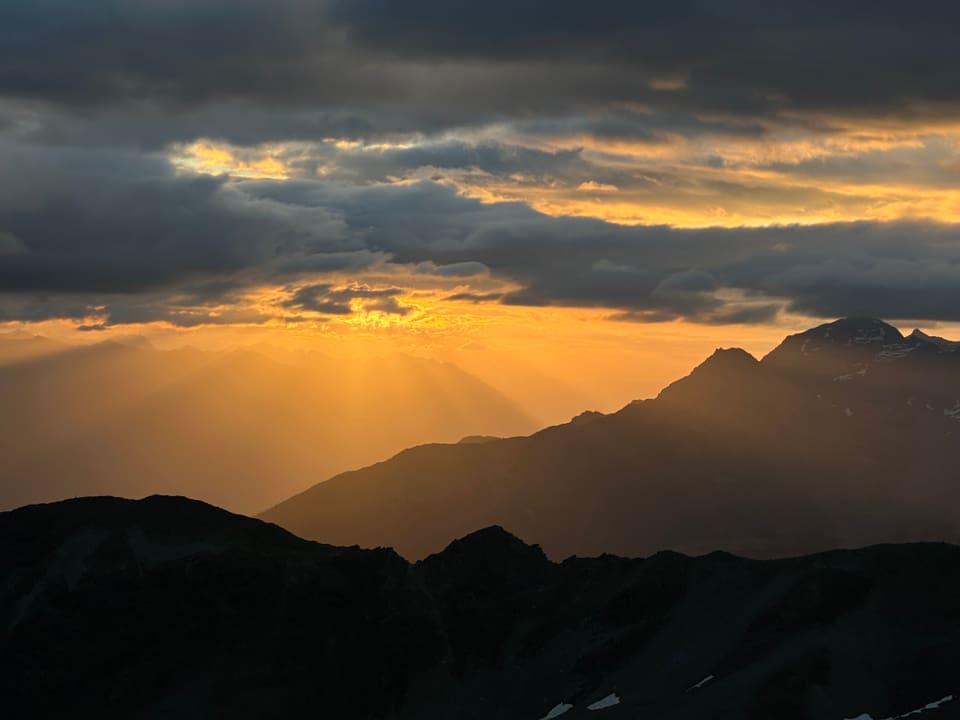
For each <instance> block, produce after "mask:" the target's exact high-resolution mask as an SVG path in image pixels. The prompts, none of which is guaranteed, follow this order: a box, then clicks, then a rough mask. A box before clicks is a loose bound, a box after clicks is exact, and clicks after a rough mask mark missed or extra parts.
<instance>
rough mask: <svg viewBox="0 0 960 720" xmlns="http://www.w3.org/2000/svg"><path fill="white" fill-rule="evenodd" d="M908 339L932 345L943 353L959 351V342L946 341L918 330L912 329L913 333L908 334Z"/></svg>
mask: <svg viewBox="0 0 960 720" xmlns="http://www.w3.org/2000/svg"><path fill="white" fill-rule="evenodd" d="M909 338H910V339H911V340H916V341H917V342H921V343H927V344H928V345H933V346H935V347H937V348H938V349H940V350H941V351H943V352H956V351H957V350H960V342H957V341H955V340H947V339H945V338H942V337H938V336H937V335H927V333H925V332H924V331H923V330H921V329H920V328H914V330H913V332H912V333H910V335H909Z"/></svg>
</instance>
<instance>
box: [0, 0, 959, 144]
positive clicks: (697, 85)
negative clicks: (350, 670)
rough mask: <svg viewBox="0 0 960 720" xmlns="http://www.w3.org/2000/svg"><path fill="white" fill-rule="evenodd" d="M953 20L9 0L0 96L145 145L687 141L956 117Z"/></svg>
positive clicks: (674, 4) (537, 3)
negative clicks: (455, 132)
mask: <svg viewBox="0 0 960 720" xmlns="http://www.w3.org/2000/svg"><path fill="white" fill-rule="evenodd" d="M958 13H960V10H958V9H957V7H956V5H955V4H953V3H948V2H945V0H927V1H925V2H920V3H919V4H917V3H914V4H912V5H910V6H909V7H908V6H906V5H904V4H903V3H894V2H866V0H850V1H848V2H841V3H837V2H827V0H811V1H810V2H806V3H803V4H802V5H796V6H793V5H791V6H789V7H787V6H784V5H783V4H778V3H769V2H764V1H763V0H734V1H732V2H727V3H722V4H716V3H703V2H699V1H697V0H672V1H671V2H666V1H665V0H658V1H657V2H647V3H636V2H631V1H629V0H602V1H601V2H599V3H594V4H593V5H591V6H590V7H589V8H587V7H586V6H585V5H584V4H583V3H580V2H573V0H558V1H557V2H553V3H550V5H549V8H547V7H546V6H545V5H544V3H543V2H541V0H514V1H511V2H505V1H504V0H483V1H481V0H468V1H467V2H456V3H448V2H441V1H440V0H410V1H409V2H404V3H388V2H382V1H381V0H327V1H323V0H270V1H269V2H266V1H264V0H195V1H194V2H168V1H167V0H136V1H135V2H118V0H86V2H83V3H71V2H64V1H63V0H7V1H6V2H4V3H3V4H2V5H0V95H3V96H6V97H8V98H11V99H16V100H19V101H25V102H37V103H47V104H51V103H52V104H53V105H54V106H57V107H59V108H64V109H66V110H67V111H68V112H70V113H71V114H72V115H73V116H74V117H75V118H76V119H78V120H82V119H83V118H84V117H85V118H87V119H91V118H93V119H95V121H96V123H104V124H105V125H106V126H107V127H108V128H109V127H110V126H111V125H114V126H116V125H119V126H120V128H121V130H122V134H127V135H129V136H130V137H131V138H133V137H135V135H136V133H137V132H142V133H143V137H144V138H147V142H149V141H150V140H149V136H151V135H163V134H164V132H165V131H164V128H165V127H167V128H169V130H168V132H169V133H171V135H167V136H166V137H168V138H169V137H171V136H172V135H176V136H179V137H181V138H185V137H189V136H191V135H193V136H194V137H200V136H203V135H207V136H210V135H212V134H214V132H215V131H216V130H217V128H219V132H220V133H222V134H221V135H219V136H220V137H224V136H228V137H232V138H233V139H238V138H241V137H246V138H247V139H248V140H253V139H255V140H256V141H264V140H268V139H277V138H281V137H286V138H290V137H309V138H314V139H317V138H320V137H324V136H326V137H331V136H335V137H361V136H363V137H369V136H372V135H377V134H389V133H397V132H401V133H421V132H428V133H429V132H436V131H440V130H449V129H453V128H462V127H464V126H469V125H473V126H476V125H482V124H485V123H490V122H502V121H503V120H504V119H512V120H515V121H517V122H525V121H530V118H534V119H533V121H532V122H533V123H537V122H541V123H542V122H548V123H550V122H552V123H554V124H557V123H559V124H564V123H568V124H570V123H572V124H571V125H570V127H569V128H568V129H575V128H576V126H578V124H579V125H583V124H591V123H592V125H593V129H592V130H591V132H594V133H597V134H601V135H606V136H610V137H614V136H616V137H632V138H634V139H642V138H643V137H645V136H649V137H653V138H657V137H658V136H659V135H660V134H661V133H662V132H663V131H664V130H667V131H669V125H667V126H664V125H660V127H655V128H652V129H644V128H643V125H642V124H632V123H630V122H626V123H625V124H623V123H622V122H621V121H622V119H623V117H625V116H626V115H628V114H629V112H630V110H629V108H631V107H636V106H640V105H642V106H644V107H647V108H655V109H656V110H657V111H658V112H660V113H669V114H673V115H674V118H675V120H677V123H676V124H677V125H678V126H682V125H684V124H687V125H689V127H688V131H691V132H696V131H695V130H693V128H692V125H693V124H695V123H696V122H697V121H698V120H699V122H702V123H704V122H708V121H705V120H703V119H702V118H704V117H707V116H712V117H717V116H726V117H728V118H729V117H734V118H739V119H740V120H741V121H747V122H746V126H747V127H749V126H750V125H751V124H752V123H751V122H749V121H751V120H757V119H760V120H764V121H767V120H771V119H773V120H776V121H778V122H790V123H793V122H796V121H797V118H796V114H797V113H800V114H808V115H811V117H807V119H806V120H804V121H803V122H805V123H807V124H810V125H812V124H816V123H817V122H820V120H817V119H816V118H814V117H813V116H815V115H816V116H819V115H821V114H823V113H826V114H828V115H832V114H842V115H850V116H862V115H864V114H865V113H872V114H882V115H886V116H893V115H896V116H901V117H907V118H909V117H915V116H916V115H917V114H918V113H920V114H933V115H949V116H952V117H956V113H957V101H958V100H960V81H958V79H957V77H956V73H954V72H953V68H955V67H956V66H957V64H958V60H960V48H958V45H957V43H956V41H955V37H954V33H953V32H952V28H953V27H954V26H955V25H956V23H957V21H958V20H960V16H958ZM27 57H29V59H30V61H29V62H26V61H25V60H24V58H27ZM617 108H619V109H621V110H619V111H618V112H619V114H618V113H613V114H608V115H607V116H606V119H602V118H600V119H597V118H595V117H594V113H595V111H597V110H601V111H610V110H613V109H617ZM623 108H626V110H623ZM105 110H110V111H111V112H115V113H120V116H117V115H110V113H106V115H103V114H102V113H103V112H104V111H105ZM602 114H603V113H602V112H601V115H602ZM98 115H99V117H98ZM138 116H139V119H140V121H141V122H140V123H138V122H137V121H136V119H137V117H138ZM118 117H120V119H119V120H117V119H116V118H118ZM551 118H552V120H551ZM591 118H593V119H591ZM681 118H683V120H682V121H681ZM721 122H723V121H721ZM96 123H91V125H90V127H89V128H88V130H90V131H92V128H93V125H94V124H96ZM735 125H736V123H733V124H731V127H733V126H735ZM753 126H754V131H756V125H755V124H753ZM64 127H65V126H64ZM61 129H63V127H61ZM114 129H115V128H114ZM541 130H542V131H543V132H549V131H548V130H547V129H546V128H545V127H541ZM65 131H66V132H68V133H69V132H70V130H69V128H67V129H66V130H65ZM107 131H108V132H109V130H107Z"/></svg>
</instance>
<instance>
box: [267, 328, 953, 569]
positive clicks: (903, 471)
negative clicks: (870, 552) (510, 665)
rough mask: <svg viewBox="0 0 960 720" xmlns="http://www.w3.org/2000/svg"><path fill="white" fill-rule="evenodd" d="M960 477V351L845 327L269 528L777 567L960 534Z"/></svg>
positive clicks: (305, 507)
mask: <svg viewBox="0 0 960 720" xmlns="http://www.w3.org/2000/svg"><path fill="white" fill-rule="evenodd" d="M625 371H628V370H625ZM958 468H960V343H955V342H950V341H947V340H944V339H942V338H937V337H932V336H929V335H926V334H924V333H922V332H920V331H914V332H913V333H912V334H910V335H909V336H904V335H903V334H901V332H900V331H899V330H897V329H896V328H894V327H892V326H891V325H888V324H886V323H884V322H882V321H880V320H876V319H871V318H847V319H843V320H839V321H836V322H833V323H829V324H825V325H821V326H819V327H816V328H812V329H810V330H808V331H806V332H803V333H800V334H797V335H793V336H790V337H788V338H786V339H785V340H784V341H783V342H782V343H781V344H780V345H779V346H778V347H776V348H775V349H774V350H773V351H772V352H770V353H769V354H768V355H767V356H765V357H764V358H762V359H761V360H757V359H755V358H754V357H752V356H751V355H749V354H748V353H746V352H744V351H742V350H737V349H720V350H717V351H716V352H715V353H714V354H713V355H712V356H711V357H710V358H708V359H707V360H706V361H705V362H704V363H703V364H701V365H700V366H699V367H697V368H696V369H695V370H694V371H693V372H692V373H691V374H690V375H689V376H687V377H685V378H683V379H681V380H679V381H677V382H675V383H673V384H672V385H670V386H669V387H667V388H665V389H664V390H663V391H662V392H661V393H660V394H659V395H658V396H657V397H656V398H654V399H650V400H643V401H637V402H633V403H631V404H629V405H627V406H626V407H624V408H623V409H622V410H620V411H619V412H616V413H613V414H610V415H603V414H600V413H585V414H583V415H581V416H579V417H577V418H575V419H574V420H573V421H572V422H570V423H568V424H565V425H560V426H554V427H550V428H547V429H545V430H542V431H540V432H538V433H536V434H534V435H531V436H528V437H514V438H507V439H500V440H492V441H487V442H480V443H478V442H470V443H458V444H431V445H424V446H420V447H414V448H411V449H409V450H405V451H404V452H401V453H400V454H398V455H397V456H395V457H393V458H392V459H390V460H389V461H386V462H382V463H379V464H376V465H373V466H371V467H367V468H364V469H361V470H356V471H352V472H346V473H344V474H341V475H339V476H336V477H334V478H332V479H330V480H328V481H326V482H322V483H320V484H318V485H315V486H313V487H312V488H310V489H308V490H306V491H305V492H303V493H301V494H299V495H297V496H294V497H292V498H290V499H289V500H286V501H284V502H283V503H281V504H279V505H277V506H276V507H273V508H272V509H270V510H268V511H267V512H265V513H264V514H263V515H262V517H263V518H264V519H266V520H269V521H271V522H275V523H277V524H279V525H281V526H283V527H285V528H287V529H289V530H290V531H291V532H293V533H295V534H297V535H299V536H301V537H306V538H311V539H316V540H320V541H323V542H329V543H334V544H338V545H353V544H358V545H361V546H365V547H376V546H389V547H393V548H395V549H396V550H397V551H398V552H400V553H401V554H402V555H403V556H404V557H408V558H411V559H418V558H423V557H425V556H427V555H429V554H431V553H435V552H438V551H440V550H441V549H442V548H443V547H445V545H446V544H447V543H448V542H449V541H450V540H451V539H453V538H456V537H461V536H463V535H466V534H468V533H470V532H473V531H475V530H477V529H479V528H483V527H486V526H489V525H495V524H498V525H502V526H504V527H508V528H510V529H511V531H513V532H516V533H517V534H518V535H520V536H521V537H523V538H525V539H526V540H529V541H531V542H535V543H537V544H539V545H540V546H542V547H543V549H544V550H545V551H546V553H547V554H548V555H549V556H551V557H553V558H556V559H560V558H565V557H567V556H570V555H596V554H600V553H616V554H620V555H626V556H645V555H649V554H651V553H653V552H656V551H658V550H663V549H673V550H677V551H682V552H685V553H691V554H700V553H705V552H710V551H714V550H726V551H730V552H735V553H738V554H742V555H746V556H751V557H759V558H766V557H778V556H789V555H798V554H804V553H811V552H816V551H821V550H826V549H830V548H835V547H853V546H864V545H870V544H874V543H880V542H911V541H931V540H940V541H957V540H960V518H958V515H957V512H956V507H957V506H958V504H960V485H958V484H957V482H956V479H957V476H958V475H957V473H958Z"/></svg>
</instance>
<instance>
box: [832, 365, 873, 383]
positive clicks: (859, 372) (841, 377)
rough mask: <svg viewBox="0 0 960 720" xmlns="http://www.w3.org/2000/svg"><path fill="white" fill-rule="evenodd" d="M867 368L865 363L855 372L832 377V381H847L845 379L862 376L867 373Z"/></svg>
mask: <svg viewBox="0 0 960 720" xmlns="http://www.w3.org/2000/svg"><path fill="white" fill-rule="evenodd" d="M868 369H869V367H868V366H867V365H864V366H863V367H862V368H860V369H859V370H857V371H856V372H852V373H848V374H847V375H838V376H837V377H835V378H834V379H833V381H834V382H847V381H849V380H853V379H854V378H856V377H857V376H859V377H863V376H864V375H866V374H867V370H868Z"/></svg>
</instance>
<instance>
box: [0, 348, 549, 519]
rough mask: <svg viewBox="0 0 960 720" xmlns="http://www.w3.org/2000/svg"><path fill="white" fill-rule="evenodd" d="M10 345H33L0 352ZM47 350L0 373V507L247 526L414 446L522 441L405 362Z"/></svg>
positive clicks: (522, 421) (448, 378)
mask: <svg viewBox="0 0 960 720" xmlns="http://www.w3.org/2000/svg"><path fill="white" fill-rule="evenodd" d="M20 342H22V343H28V344H29V345H30V346H31V348H33V346H35V345H37V344H43V343H42V341H34V340H10V341H7V343H6V344H5V345H4V346H3V347H2V348H0V350H5V351H7V353H8V355H7V356H8V357H11V358H13V357H14V355H15V353H16V348H17V345H16V343H20ZM44 348H46V344H44ZM54 350H55V351H53V350H52V351H50V352H43V353H39V352H37V353H29V354H28V353H27V352H26V350H24V351H22V352H20V353H19V355H17V356H16V357H17V359H16V360H14V359H11V360H10V361H9V362H6V363H2V362H0V397H2V398H3V403H2V405H0V477H3V478H5V479H6V480H7V482H4V483H3V484H2V486H0V508H10V507H15V506H18V505H22V504H25V503H28V502H37V501H46V500H56V499H61V498H64V497H72V496H76V495H90V494H112V495H122V496H127V497H139V496H143V495H146V494H150V493H156V492H165V493H177V494H190V495H192V496H195V497H198V498H202V499H204V500H209V501H211V502H214V503H216V504H218V505H222V506H224V507H228V508H231V509H233V510H238V511H243V512H257V511H259V510H262V509H263V508H265V507H268V506H269V505H270V504H272V503H275V502H277V501H279V500H280V499H282V498H284V497H286V496H289V495H290V494H291V493H294V492H297V491H299V490H302V489H303V488H304V487H307V486H308V485H309V484H310V483H311V482H312V481H314V480H315V479H316V478H317V477H318V476H319V477H323V476H326V475H330V474H332V473H336V472H340V471H342V470H345V469H347V468H351V467H357V466H359V465H364V464H367V463H370V462H374V461H376V460H380V459H382V458H385V457H389V456H390V455H391V454H393V453H395V452H397V451H399V450H401V449H402V448H404V447H407V446H409V445H411V444H416V443H420V442H425V441H434V440H441V441H447V442H450V441H456V440H458V439H459V438H460V437H462V436H464V435H475V434H496V435H504V434H507V435H509V434H514V433H521V432H529V431H530V430H532V429H533V423H532V421H531V420H529V419H528V418H527V417H526V416H525V414H524V413H523V412H522V411H521V410H520V409H519V408H517V407H516V406H515V405H514V404H513V403H512V402H511V401H510V400H508V399H507V398H505V397H504V396H503V395H501V394H500V393H499V392H498V391H496V390H494V389H493V388H491V387H490V386H488V385H486V384H485V383H483V382H482V381H480V380H478V379H477V378H475V377H473V376H471V375H468V374H467V373H464V372H462V371H461V370H459V369H457V368H456V367H454V366H453V365H449V364H444V363H438V362H434V361H429V360H419V359H415V358H411V357H405V356H392V357H386V358H376V359H371V360H369V361H366V362H353V361H344V360H335V359H332V358H326V357H324V356H320V355H315V354H294V353H287V354H283V355H282V356H280V357H278V358H269V357H267V356H266V355H264V354H263V353H260V352H254V351H249V350H238V351H231V352H200V351H198V350H193V349H189V348H185V349H181V350H172V351H157V350H154V349H152V348H150V347H149V346H147V345H144V344H143V343H135V342H125V343H115V342H106V343H100V344H97V345H92V346H86V347H80V348H70V347H68V346H56V347H55V348H54Z"/></svg>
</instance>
